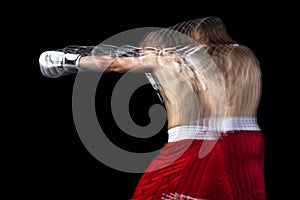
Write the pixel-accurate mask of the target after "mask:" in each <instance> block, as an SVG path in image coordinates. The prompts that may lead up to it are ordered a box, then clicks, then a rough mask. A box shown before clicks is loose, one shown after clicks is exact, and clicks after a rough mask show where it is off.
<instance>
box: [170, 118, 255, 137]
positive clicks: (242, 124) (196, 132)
mask: <svg viewBox="0 0 300 200" xmlns="http://www.w3.org/2000/svg"><path fill="white" fill-rule="evenodd" d="M204 121H207V122H208V123H204V124H208V125H204V126H201V125H182V126H177V127H174V128H170V129H169V130H168V134H169V138H168V142H175V141H179V140H184V139H197V140H215V139H218V138H219V136H220V134H221V132H222V133H224V132H228V131H238V130H253V131H257V130H260V127H259V125H258V123H257V119H256V117H227V118H222V119H221V118H220V119H218V120H216V119H214V120H212V121H211V122H209V120H204ZM215 124H217V125H215ZM217 130H219V131H217Z"/></svg>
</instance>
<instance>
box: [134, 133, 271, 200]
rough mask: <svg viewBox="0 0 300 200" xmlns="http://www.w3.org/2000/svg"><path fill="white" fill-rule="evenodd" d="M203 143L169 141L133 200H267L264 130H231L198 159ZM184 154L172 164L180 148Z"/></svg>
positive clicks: (200, 141)
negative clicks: (182, 199)
mask: <svg viewBox="0 0 300 200" xmlns="http://www.w3.org/2000/svg"><path fill="white" fill-rule="evenodd" d="M202 143H203V140H190V139H184V140H180V141H176V142H169V143H167V144H166V146H165V148H163V150H162V151H161V152H160V154H159V155H158V156H157V157H156V158H155V159H154V160H153V161H152V163H151V164H150V166H149V168H148V170H147V171H148V172H145V173H144V174H143V176H142V177H141V179H140V181H139V183H138V185H137V187H136V189H135V191H134V194H133V196H132V198H131V200H160V199H163V197H165V199H168V198H167V197H166V195H169V194H171V193H178V194H183V195H186V196H190V197H193V198H195V199H196V198H197V199H206V200H223V199H224V200H250V199H251V200H265V199H266V198H265V183H264V141H263V135H262V133H261V131H257V130H255V131H249V130H243V131H230V132H228V133H226V134H225V136H223V137H222V138H220V139H219V140H218V141H217V143H216V144H215V146H214V147H213V149H212V150H211V151H210V152H209V154H208V155H206V156H205V157H203V158H199V151H200V147H201V145H202ZM187 145H188V147H187V149H186V150H185V151H184V153H183V154H182V155H181V156H180V157H179V158H178V159H176V160H175V161H174V162H172V163H171V164H169V165H167V166H166V167H164V168H161V169H158V170H152V169H155V168H157V167H158V166H161V165H162V164H163V163H167V162H168V161H169V160H173V159H174V156H175V157H176V156H178V152H180V150H181V149H184V148H186V146H187Z"/></svg>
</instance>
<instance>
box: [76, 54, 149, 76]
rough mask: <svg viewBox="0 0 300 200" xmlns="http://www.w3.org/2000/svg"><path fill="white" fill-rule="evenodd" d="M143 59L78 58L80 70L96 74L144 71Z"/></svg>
mask: <svg viewBox="0 0 300 200" xmlns="http://www.w3.org/2000/svg"><path fill="white" fill-rule="evenodd" d="M143 60H144V58H142V57H124V58H113V57H110V56H84V57H81V58H80V61H79V67H80V69H82V70H92V71H96V72H119V73H125V72H127V71H130V70H133V71H139V72H140V71H145V69H142V68H143V66H144V63H143Z"/></svg>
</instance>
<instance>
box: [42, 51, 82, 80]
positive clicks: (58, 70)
mask: <svg viewBox="0 0 300 200" xmlns="http://www.w3.org/2000/svg"><path fill="white" fill-rule="evenodd" d="M80 57H81V56H80V55H79V54H70V53H64V52H60V51H45V52H43V53H42V54H41V55H40V58H39V64H40V69H41V72H42V74H43V75H44V76H46V77H50V78H57V77H60V76H63V75H67V74H71V73H76V72H78V71H79V59H80Z"/></svg>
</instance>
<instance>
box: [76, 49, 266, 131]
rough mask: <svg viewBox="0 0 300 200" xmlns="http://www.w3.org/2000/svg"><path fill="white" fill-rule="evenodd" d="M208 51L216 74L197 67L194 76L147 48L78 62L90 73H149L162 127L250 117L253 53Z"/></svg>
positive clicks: (175, 59)
mask: <svg viewBox="0 0 300 200" xmlns="http://www.w3.org/2000/svg"><path fill="white" fill-rule="evenodd" d="M211 49H212V53H210V56H211V57H212V59H213V62H214V63H215V64H216V66H217V68H218V69H217V70H218V73H216V71H213V70H211V71H210V70H207V67H206V66H201V65H198V66H197V68H194V70H195V71H196V72H194V73H196V74H197V76H196V77H195V76H194V78H193V77H191V75H190V74H191V70H189V69H190V68H189V67H187V63H186V62H185V61H184V59H183V58H182V57H180V56H179V55H177V54H175V53H172V52H164V53H163V54H160V53H157V52H154V51H147V52H143V53H144V54H143V56H141V57H124V58H112V57H109V56H85V57H81V59H80V62H79V65H80V67H81V68H84V69H87V70H92V71H96V72H118V73H126V72H134V73H145V72H152V73H153V74H154V75H155V77H156V78H157V80H158V82H159V89H160V92H161V94H162V95H163V97H164V102H165V107H166V111H167V118H168V128H172V127H176V126H180V125H186V124H190V122H192V121H193V120H197V119H199V118H206V117H211V116H213V117H231V116H247V117H253V116H256V109H257V106H258V102H259V98H260V86H261V85H260V84H261V81H260V70H259V64H258V62H257V60H256V58H255V56H254V55H253V54H252V52H251V51H250V50H249V49H247V48H246V47H243V46H239V47H234V46H226V45H221V46H217V47H211ZM199 58H200V59H201V57H199ZM196 59H198V58H196Z"/></svg>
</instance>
